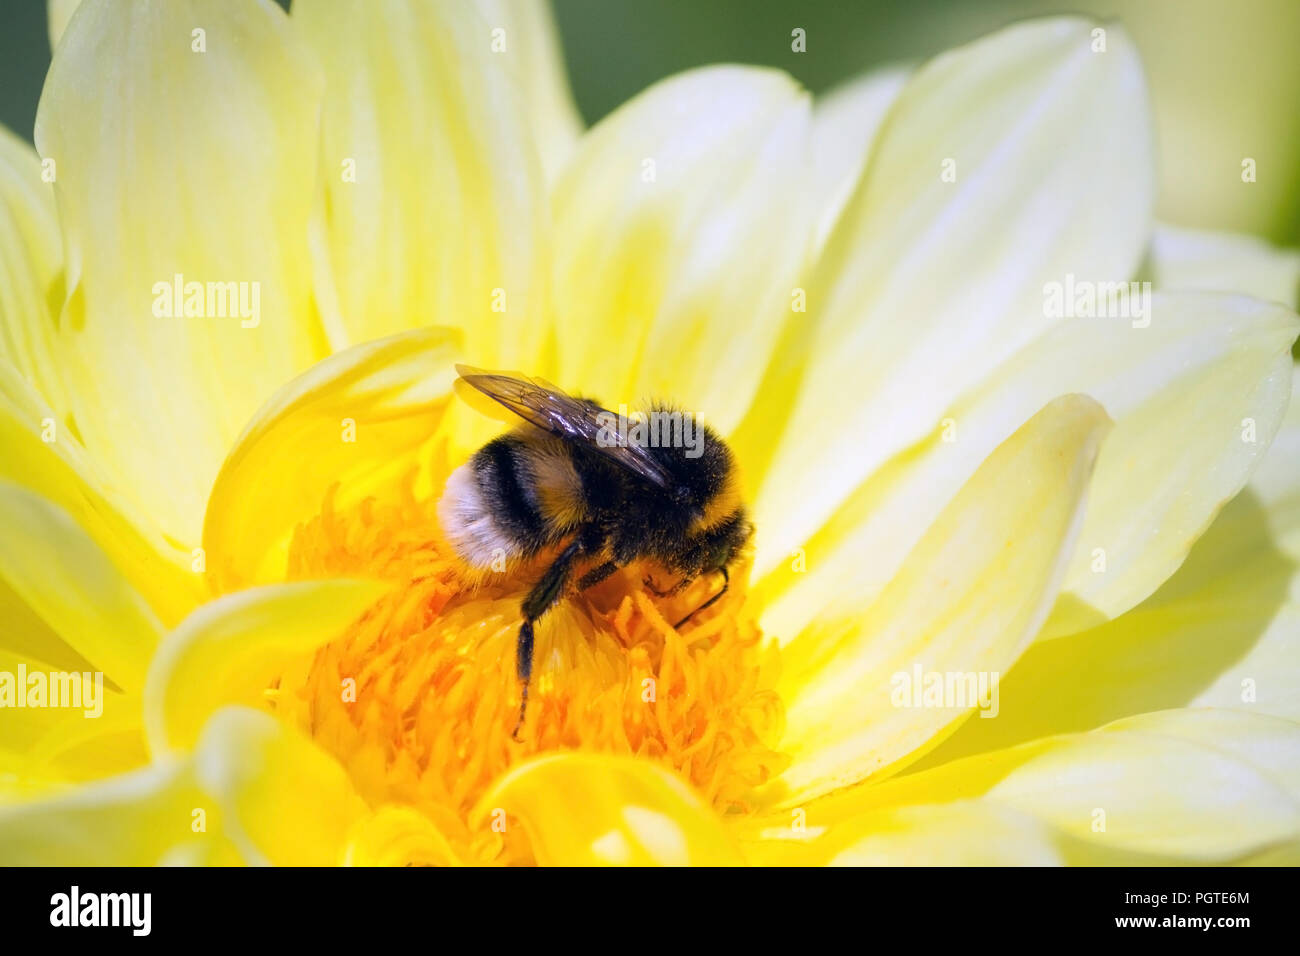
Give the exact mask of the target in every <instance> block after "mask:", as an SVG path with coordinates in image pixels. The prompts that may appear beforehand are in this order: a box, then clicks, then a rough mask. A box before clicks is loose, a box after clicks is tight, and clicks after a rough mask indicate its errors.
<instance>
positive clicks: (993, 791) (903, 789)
mask: <svg viewBox="0 0 1300 956" xmlns="http://www.w3.org/2000/svg"><path fill="white" fill-rule="evenodd" d="M1297 754H1300V724H1296V723H1294V722H1292V721H1287V720H1281V719H1279V718H1275V717H1264V716H1260V715H1254V714H1243V713H1236V712H1232V711H1215V710H1172V711H1164V712H1161V713H1154V714H1143V715H1140V716H1137V717H1133V718H1129V719H1127V720H1123V721H1117V722H1116V723H1114V724H1111V725H1108V726H1107V727H1104V728H1102V729H1100V730H1094V731H1091V732H1089V733H1082V734H1067V735H1064V736H1059V737H1050V738H1044V739H1040V740H1035V741H1032V742H1029V743H1026V744H1023V745H1021V746H1018V747H1013V748H1009V749H1006V750H998V751H994V752H992V753H988V754H980V755H978V756H975V757H969V758H967V759H964V760H958V761H954V762H951V763H948V764H944V765H943V766H941V767H936V768H933V769H930V770H926V771H924V772H915V773H908V774H904V775H903V776H900V777H897V778H894V779H892V780H889V781H886V782H885V783H883V784H881V785H880V786H877V787H855V788H852V789H851V790H847V791H845V792H844V793H842V794H836V795H833V796H831V797H828V798H826V799H824V800H821V801H817V802H815V803H813V804H810V805H808V806H807V807H806V811H805V817H806V825H807V827H808V828H809V829H812V828H814V827H828V828H833V827H835V826H836V825H838V824H839V823H840V822H841V821H853V820H858V819H863V818H864V817H865V816H866V815H868V814H870V813H874V812H876V811H879V810H880V809H881V808H890V807H894V808H896V807H903V806H908V805H911V804H934V803H943V804H947V803H951V802H953V801H960V800H972V799H976V798H979V799H981V800H982V801H984V802H988V803H992V804H996V805H998V806H1001V807H1005V808H1007V809H1010V810H1012V811H1015V812H1016V813H1020V814H1023V815H1025V816H1029V817H1033V818H1035V819H1037V820H1038V821H1040V822H1041V823H1043V824H1046V825H1047V826H1049V827H1051V828H1052V829H1053V830H1054V831H1055V832H1056V833H1058V834H1059V835H1060V837H1061V838H1062V839H1061V842H1060V846H1061V848H1062V850H1063V852H1064V853H1065V855H1066V859H1067V862H1071V863H1094V864H1095V863H1112V864H1114V863H1117V862H1118V863H1133V862H1173V861H1184V862H1185V861H1202V862H1224V861H1232V860H1239V859H1249V858H1251V857H1252V856H1253V855H1256V854H1260V853H1262V852H1267V851H1269V850H1270V849H1272V848H1275V847H1278V846H1283V845H1286V844H1289V843H1292V842H1293V841H1295V840H1296V839H1297V838H1298V837H1300V761H1297ZM788 819H789V818H788V815H787V816H784V817H780V818H772V819H771V820H769V821H768V825H767V826H766V827H760V828H758V830H757V833H758V834H759V835H761V834H763V833H764V832H766V833H767V834H768V835H773V836H775V835H778V834H779V833H780V832H781V829H774V827H773V824H777V826H779V827H780V828H785V827H787V826H788V823H787V821H788ZM778 821H779V823H778ZM753 835H754V834H751V838H752V836H753ZM966 839H967V840H969V841H971V842H975V843H978V842H979V840H980V836H979V834H978V833H969V834H968V835H967V837H966Z"/></svg>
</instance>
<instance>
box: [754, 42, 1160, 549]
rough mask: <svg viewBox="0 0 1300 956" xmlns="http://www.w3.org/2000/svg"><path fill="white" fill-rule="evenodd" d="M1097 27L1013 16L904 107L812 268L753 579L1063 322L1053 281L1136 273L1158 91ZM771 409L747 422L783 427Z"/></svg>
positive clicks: (929, 79) (918, 78)
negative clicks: (1097, 35)
mask: <svg viewBox="0 0 1300 956" xmlns="http://www.w3.org/2000/svg"><path fill="white" fill-rule="evenodd" d="M1093 27H1094V24H1092V23H1090V22H1088V21H1084V20H1079V19H1072V18H1061V19H1048V20H1033V21H1027V22H1024V23H1019V24H1016V25H1014V26H1011V27H1008V28H1007V29H1005V30H1002V31H1000V32H998V33H995V34H993V35H992V36H989V37H986V38H984V39H982V40H979V41H977V42H975V43H973V44H970V45H969V46H965V47H961V48H958V49H956V50H953V51H950V52H948V53H945V54H943V55H942V56H940V57H938V58H937V59H935V60H932V61H931V62H929V63H928V64H926V65H925V66H923V67H921V68H920V69H919V70H918V71H917V72H916V74H915V75H914V76H913V77H912V79H911V80H910V81H909V82H908V84H907V86H906V87H905V88H904V90H903V92H902V94H901V95H900V96H899V98H898V101H897V102H896V103H895V104H894V107H893V108H892V110H891V112H890V115H889V119H888V122H887V123H886V125H885V128H884V129H883V130H882V131H881V133H880V136H879V138H878V141H877V143H876V145H875V147H874V149H873V152H872V157H871V161H870V163H869V165H868V168H867V170H866V172H865V173H864V175H863V178H862V180H861V182H860V183H859V185H858V187H857V190H856V192H855V194H854V196H853V198H852V199H851V200H850V201H849V205H848V207H847V208H846V209H845V212H844V214H843V216H842V217H841V219H840V222H839V224H838V225H837V226H836V228H835V231H834V232H833V234H832V236H831V238H830V240H829V242H828V243H827V247H826V251H825V252H824V253H823V255H822V257H821V259H820V261H819V262H818V264H817V267H816V270H815V272H814V274H813V276H812V277H811V278H810V280H809V284H808V315H807V317H806V319H807V321H806V328H807V329H808V332H807V333H806V335H805V336H804V340H805V341H804V349H805V352H804V353H803V355H802V356H796V357H794V358H791V359H788V361H789V362H791V363H794V364H796V366H797V367H799V368H802V369H804V372H803V375H802V379H801V380H800V381H799V382H798V384H797V387H794V388H793V391H794V394H795V395H796V396H797V397H796V398H795V400H794V402H793V405H792V407H791V408H790V410H789V412H788V419H787V420H786V421H785V427H784V431H782V432H780V440H779V442H777V443H776V448H777V449H778V450H777V453H776V458H775V460H774V461H773V463H772V465H771V467H770V468H769V469H768V471H767V473H766V474H765V475H764V477H763V482H762V486H761V489H760V491H759V495H758V497H757V500H756V502H755V512H756V524H757V527H758V529H759V537H758V540H757V544H758V549H759V550H758V556H757V559H756V564H755V571H756V572H757V573H759V574H762V573H765V572H767V571H769V570H771V569H772V568H773V567H775V566H776V565H777V564H778V563H780V562H782V561H783V560H785V558H786V556H787V555H789V554H790V553H791V552H792V551H793V550H794V549H796V548H798V547H802V546H803V544H804V542H805V541H806V540H807V538H808V536H809V535H811V534H813V533H814V532H815V531H816V529H817V528H818V527H819V526H820V525H821V524H822V523H823V522H824V521H825V520H826V519H827V518H828V517H829V516H830V515H831V514H832V513H833V512H834V510H835V509H836V507H837V506H839V504H840V503H841V502H842V501H843V500H844V498H845V497H846V496H847V495H848V494H849V493H850V492H851V491H852V489H853V488H855V487H856V486H857V485H858V484H860V483H861V482H862V481H863V480H864V479H865V478H866V477H867V476H868V475H870V474H871V473H872V472H873V471H875V470H876V469H877V468H879V467H880V466H882V465H883V464H884V463H885V462H886V461H887V460H888V459H889V458H890V457H892V456H894V455H896V454H897V453H899V452H901V451H902V450H904V449H905V448H907V447H908V446H909V445H911V444H913V443H914V442H916V441H919V440H920V439H922V438H924V437H925V436H926V435H927V434H930V433H931V432H932V431H934V430H936V429H937V428H938V427H939V426H940V423H941V421H942V419H943V418H944V417H945V413H946V409H948V408H949V407H950V406H951V405H952V404H953V403H954V402H955V401H956V400H957V399H959V398H960V397H961V395H962V394H963V393H964V392H966V391H967V390H968V389H970V388H972V387H974V386H976V385H978V384H980V383H981V382H983V381H984V380H986V379H987V378H988V377H989V376H990V374H991V373H992V372H993V371H994V370H995V369H996V368H997V366H998V365H999V364H1000V363H1001V362H1002V361H1004V360H1005V359H1006V358H1008V357H1009V356H1011V355H1012V354H1014V353H1015V352H1016V351H1017V350H1018V349H1020V348H1021V347H1023V346H1024V345H1026V344H1028V343H1029V342H1030V341H1032V340H1033V339H1034V338H1036V337H1037V336H1039V335H1041V334H1042V333H1043V332H1044V331H1045V330H1047V329H1048V328H1050V326H1051V325H1052V322H1053V320H1052V319H1051V318H1048V317H1046V316H1045V315H1044V303H1043V287H1044V285H1045V284H1046V283H1048V282H1052V281H1058V282H1059V281H1063V280H1064V279H1065V277H1066V275H1067V274H1071V273H1072V274H1074V275H1076V276H1081V277H1088V278H1089V279H1091V280H1094V281H1096V280H1105V281H1118V280H1123V279H1127V278H1128V277H1129V276H1130V275H1131V274H1132V272H1133V271H1134V270H1135V268H1136V267H1137V265H1138V262H1139V259H1140V257H1141V254H1142V251H1143V249H1144V248H1145V245H1146V242H1147V228H1148V221H1149V213H1150V208H1151V204H1152V199H1153V185H1152V155H1151V154H1152V146H1151V132H1150V125H1149V113H1148V109H1147V99H1146V91H1145V88H1144V85H1143V80H1142V73H1141V67H1140V65H1139V62H1138V58H1137V54H1136V52H1135V50H1134V48H1133V45H1132V44H1131V42H1130V41H1129V40H1128V39H1127V37H1126V36H1125V35H1124V33H1123V31H1122V30H1120V29H1119V28H1118V27H1114V26H1112V27H1110V28H1108V31H1107V46H1106V51H1105V52H1104V53H1095V52H1093V48H1092V47H1093V42H1094V41H1093V38H1092V35H1091V31H1092V29H1093ZM1115 143H1123V144H1124V148H1123V149H1116V148H1115V147H1114V144H1115ZM783 387H784V386H783ZM762 414H763V417H764V419H765V420H764V421H763V422H760V423H749V422H747V423H746V425H747V426H751V424H752V427H754V428H756V429H760V430H761V429H769V430H770V429H775V428H778V427H780V424H781V420H780V419H776V418H774V416H773V413H772V410H771V409H762ZM812 488H815V489H816V493H815V494H813V493H809V489H812Z"/></svg>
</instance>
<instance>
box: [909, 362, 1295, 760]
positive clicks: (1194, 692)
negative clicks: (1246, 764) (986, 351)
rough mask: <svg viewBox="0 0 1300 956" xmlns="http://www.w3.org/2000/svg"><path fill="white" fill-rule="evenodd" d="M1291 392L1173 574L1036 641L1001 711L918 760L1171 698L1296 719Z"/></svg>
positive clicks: (1074, 727) (985, 747)
mask: <svg viewBox="0 0 1300 956" xmlns="http://www.w3.org/2000/svg"><path fill="white" fill-rule="evenodd" d="M1293 375H1294V376H1295V378H1296V379H1300V370H1298V371H1296V372H1294V373H1293ZM1296 385H1297V386H1300V381H1297V382H1296ZM1297 395H1300V387H1298V388H1296V389H1294V390H1293V392H1292V399H1291V405H1290V408H1289V410H1288V412H1287V417H1286V419H1285V421H1284V422H1283V424H1282V428H1281V429H1280V430H1279V432H1278V434H1277V437H1276V438H1275V439H1274V441H1273V445H1272V447H1271V448H1270V449H1269V451H1268V453H1267V454H1266V455H1265V456H1264V460H1263V462H1262V463H1261V465H1260V467H1259V468H1258V469H1257V470H1256V471H1255V474H1254V475H1252V476H1251V480H1250V483H1249V484H1248V485H1247V487H1246V490H1245V491H1243V492H1242V493H1241V494H1239V495H1238V496H1237V497H1236V498H1234V499H1233V500H1232V501H1231V502H1230V503H1229V504H1228V505H1227V507H1226V508H1224V509H1223V511H1222V512H1221V513H1220V514H1219V516H1218V517H1217V518H1216V519H1215V521H1214V524H1212V525H1211V526H1210V529H1209V531H1207V532H1206V533H1205V535H1204V536H1202V537H1201V538H1200V539H1199V540H1198V541H1197V542H1196V546H1195V547H1194V548H1192V551H1191V554H1189V555H1188V557H1187V560H1186V561H1185V562H1184V563H1183V565H1182V567H1180V568H1179V569H1178V572H1177V573H1176V574H1174V576H1173V577H1171V578H1170V579H1169V580H1168V581H1167V582H1165V584H1164V585H1163V586H1162V587H1161V588H1160V589H1159V590H1158V591H1156V593H1155V594H1153V595H1152V596H1151V597H1150V598H1148V599H1147V600H1146V601H1144V602H1143V603H1142V604H1140V605H1138V606H1137V607H1136V608H1134V609H1133V610H1131V611H1129V612H1127V613H1126V614H1123V615H1121V616H1120V617H1118V618H1116V619H1115V620H1114V621H1111V622H1109V623H1107V624H1105V625H1103V626H1101V627H1097V628H1093V629H1091V630H1087V631H1083V632H1081V633H1078V634H1073V635H1070V636H1069V637H1062V638H1059V639H1057V640H1053V641H1039V642H1038V643H1036V644H1035V645H1034V646H1033V647H1032V648H1030V649H1029V650H1028V651H1026V653H1025V654H1024V656H1023V657H1021V659H1020V660H1019V661H1018V662H1017V664H1016V668H1015V670H1014V671H1013V672H1012V673H1011V674H1009V675H1008V676H1007V677H1006V678H1005V679H1004V680H1003V681H1002V683H1001V687H1000V689H1001V695H1000V696H1001V708H1000V711H999V714H998V719H997V720H971V721H968V722H967V723H965V724H964V725H962V727H961V729H960V730H958V731H957V732H956V733H955V734H953V735H952V737H950V738H949V739H948V740H946V741H944V742H943V744H941V745H940V746H939V747H938V748H936V749H935V750H934V751H933V752H932V753H930V754H928V755H927V756H926V757H925V758H924V759H923V760H922V761H921V762H920V764H919V766H925V767H929V766H937V765H939V764H941V763H945V762H947V761H950V760H955V759H958V758H960V757H964V756H968V755H971V754H977V753H984V752H987V751H991V750H996V749H998V748H1001V747H1008V746H1012V745H1014V744H1019V743H1023V742H1025V741H1028V740H1033V739H1035V738H1038V737H1042V736H1047V735H1051V734H1059V733H1067V732H1073V731H1081V730H1088V729H1091V728H1094V727H1098V726H1100V725H1102V724H1105V723H1108V722H1110V721H1113V720H1118V719H1120V718H1122V717H1128V716H1130V715H1133V714H1139V713H1144V712H1147V711H1152V710H1161V709H1165V708H1171V707H1219V708H1232V709H1237V710H1243V711H1247V712H1250V713H1259V714H1268V715H1273V716H1277V717H1285V718H1287V719H1289V720H1295V721H1300V573H1298V569H1300V469H1297V467H1296V462H1297V461H1300V401H1297ZM1104 454H1105V452H1104V451H1103V456H1104Z"/></svg>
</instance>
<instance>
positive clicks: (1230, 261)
mask: <svg viewBox="0 0 1300 956" xmlns="http://www.w3.org/2000/svg"><path fill="white" fill-rule="evenodd" d="M1150 271H1151V279H1152V281H1153V282H1154V283H1155V284H1156V287H1157V288H1160V289H1207V290H1210V291H1215V292H1240V293H1242V294H1244V295H1249V296H1254V297H1255V298H1256V299H1263V300H1264V301H1266V302H1280V303H1282V304H1283V305H1285V306H1286V307H1287V308H1290V309H1295V308H1296V305H1297V301H1298V300H1300V249H1279V248H1278V247H1276V246H1273V245H1271V244H1269V243H1267V242H1265V241H1264V240H1263V239H1259V238H1257V237H1255V236H1247V235H1241V234H1238V233H1230V232H1213V231H1210V230H1202V229H1183V228H1180V227H1178V226H1164V225H1162V226H1158V227H1157V228H1156V231H1155V235H1153V236H1152V238H1151V253H1150Z"/></svg>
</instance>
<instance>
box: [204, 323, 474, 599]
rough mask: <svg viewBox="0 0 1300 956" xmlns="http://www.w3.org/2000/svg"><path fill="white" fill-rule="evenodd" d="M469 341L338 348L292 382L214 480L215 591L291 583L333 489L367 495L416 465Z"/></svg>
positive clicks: (413, 335) (426, 336)
mask: <svg viewBox="0 0 1300 956" xmlns="http://www.w3.org/2000/svg"><path fill="white" fill-rule="evenodd" d="M458 342H459V336H458V335H457V334H456V333H454V332H453V331H451V330H449V329H444V328H431V329H418V330H414V331H411V332H406V333H402V334H399V335H395V336H391V337H389V338H387V339H382V340H379V341H376V342H369V343H366V344H364V345H358V346H355V347H353V348H351V349H347V350H346V351H344V352H340V353H338V354H336V355H333V356H331V357H330V358H328V359H325V360H324V361H322V362H320V363H319V364H317V365H315V366H313V367H312V368H311V369H309V370H308V371H307V372H305V373H303V374H302V375H301V376H299V377H298V378H296V379H294V380H293V381H292V382H289V383H288V384H286V385H285V386H284V387H283V388H281V389H280V390H279V391H278V392H277V393H276V394H275V395H274V396H273V397H272V398H271V400H270V401H269V402H267V404H266V405H264V406H263V407H262V408H261V409H260V410H259V411H258V413H257V416H256V417H255V418H254V419H253V421H252V422H251V423H250V424H249V426H248V427H247V428H246V429H245V430H244V433H243V434H242V435H241V436H240V437H239V440H238V442H236V444H235V446H234V449H233V450H232V451H231V453H230V456H229V457H228V458H227V459H226V462H225V464H224V465H222V468H221V472H220V474H218V475H217V480H216V483H215V485H214V486H213V489H212V496H211V498H210V500H209V502H208V511H207V516H206V518H205V519H204V524H203V547H204V550H205V551H206V557H207V570H208V574H209V576H210V577H211V579H212V582H213V587H215V588H216V589H217V590H219V591H221V592H226V591H231V590H234V589H236V588H240V587H248V586H250V585H252V584H263V583H270V582H273V581H280V580H283V579H284V576H285V570H286V559H287V550H288V544H289V540H290V538H291V536H292V534H293V530H294V528H295V527H296V526H297V525H298V524H299V523H300V522H302V521H305V520H306V519H308V518H310V517H311V516H313V515H315V514H317V513H318V512H319V511H320V508H321V503H322V501H323V500H324V497H325V493H326V491H327V489H329V488H330V486H331V485H334V484H336V483H337V484H339V485H341V486H342V488H343V489H344V491H345V495H346V494H353V495H357V494H359V492H360V490H361V489H362V488H363V487H364V481H365V479H366V478H367V477H368V476H373V475H374V474H375V473H377V472H380V471H389V470H392V469H394V468H397V469H401V468H403V467H407V468H410V467H413V466H414V460H413V458H412V454H413V452H414V451H415V449H416V448H417V447H418V446H419V445H420V444H421V443H422V442H423V441H425V440H426V439H427V438H428V437H429V436H430V435H431V434H432V433H433V431H434V430H435V429H436V427H437V425H438V423H439V422H440V421H441V420H442V415H443V412H444V410H445V408H446V406H447V403H448V402H450V401H451V400H452V392H451V383H452V381H453V380H454V379H455V377H456V372H455V369H454V367H453V365H454V361H455V358H456V357H457V355H458ZM404 462H405V463H406V464H405V465H403V463H404ZM341 500H342V499H341Z"/></svg>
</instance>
